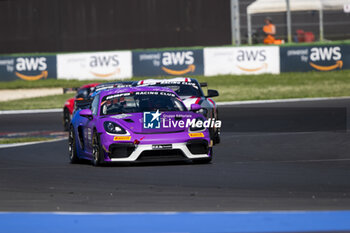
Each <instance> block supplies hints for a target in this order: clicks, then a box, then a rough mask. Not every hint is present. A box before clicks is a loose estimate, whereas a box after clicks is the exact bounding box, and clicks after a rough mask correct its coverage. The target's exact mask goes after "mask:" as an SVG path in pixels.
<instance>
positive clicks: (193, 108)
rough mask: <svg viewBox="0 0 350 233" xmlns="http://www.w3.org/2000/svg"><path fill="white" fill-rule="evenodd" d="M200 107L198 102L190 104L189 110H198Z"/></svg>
mask: <svg viewBox="0 0 350 233" xmlns="http://www.w3.org/2000/svg"><path fill="white" fill-rule="evenodd" d="M201 108H202V107H201V106H200V105H199V104H191V111H198V110H199V109H201Z"/></svg>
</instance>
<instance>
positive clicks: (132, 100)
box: [100, 91, 186, 115]
mask: <svg viewBox="0 0 350 233" xmlns="http://www.w3.org/2000/svg"><path fill="white" fill-rule="evenodd" d="M157 110H160V111H185V110H186V107H185V106H184V105H183V103H182V101H181V100H180V99H178V97H177V96H176V95H175V94H174V93H171V92H164V91H137V92H131V93H119V94H113V95H108V96H104V97H103V98H102V100H101V110H100V111H101V115H114V114H121V113H136V112H148V111H157Z"/></svg>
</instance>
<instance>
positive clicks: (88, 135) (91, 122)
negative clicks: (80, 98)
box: [84, 95, 100, 154]
mask: <svg viewBox="0 0 350 233" xmlns="http://www.w3.org/2000/svg"><path fill="white" fill-rule="evenodd" d="M99 102H100V95H96V96H95V97H94V99H93V101H92V103H91V113H92V117H90V118H89V119H88V120H87V121H86V123H85V126H84V139H85V140H84V141H85V145H86V149H85V150H86V152H87V153H88V154H92V137H93V132H94V131H93V130H94V127H95V121H96V120H97V116H98V109H99Z"/></svg>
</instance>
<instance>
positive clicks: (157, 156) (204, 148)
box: [105, 140, 211, 162]
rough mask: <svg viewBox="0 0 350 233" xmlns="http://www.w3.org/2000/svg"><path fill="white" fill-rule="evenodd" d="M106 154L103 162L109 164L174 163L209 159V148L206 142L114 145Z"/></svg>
mask: <svg viewBox="0 0 350 233" xmlns="http://www.w3.org/2000/svg"><path fill="white" fill-rule="evenodd" d="M106 152H107V153H106V154H107V156H106V157H105V161H109V162H136V161H139V162H146V161H176V160H196V159H205V158H210V156H211V147H209V146H208V142H207V141H206V140H190V141H188V142H186V143H171V144H159V145H157V144H156V145H155V144H140V145H133V144H132V143H123V144H120V143H116V144H112V145H110V147H109V150H108V151H106Z"/></svg>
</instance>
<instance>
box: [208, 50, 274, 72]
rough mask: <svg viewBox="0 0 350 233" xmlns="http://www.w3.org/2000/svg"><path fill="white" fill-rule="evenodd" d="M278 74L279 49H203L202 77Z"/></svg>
mask: <svg viewBox="0 0 350 233" xmlns="http://www.w3.org/2000/svg"><path fill="white" fill-rule="evenodd" d="M263 73H272V74H279V73H280V60H279V47H277V46H253V47H230V48H225V47H217V48H205V49H204V75H206V76H213V75H220V74H263Z"/></svg>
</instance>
